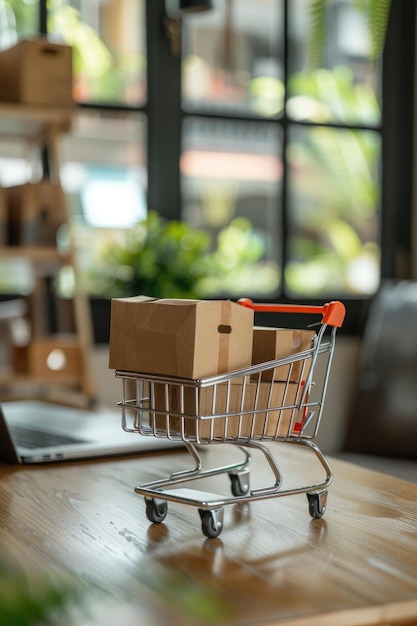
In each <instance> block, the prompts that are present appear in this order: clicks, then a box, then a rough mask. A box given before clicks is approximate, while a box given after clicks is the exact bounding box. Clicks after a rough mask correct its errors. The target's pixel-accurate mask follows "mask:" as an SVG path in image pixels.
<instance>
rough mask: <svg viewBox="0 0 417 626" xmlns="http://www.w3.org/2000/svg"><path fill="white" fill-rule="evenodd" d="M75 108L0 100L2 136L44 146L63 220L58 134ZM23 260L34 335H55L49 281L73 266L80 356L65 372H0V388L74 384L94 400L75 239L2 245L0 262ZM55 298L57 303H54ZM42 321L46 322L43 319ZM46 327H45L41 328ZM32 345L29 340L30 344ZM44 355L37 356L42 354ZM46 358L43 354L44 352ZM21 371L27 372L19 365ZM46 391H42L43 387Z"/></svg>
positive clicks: (88, 328) (68, 126) (88, 316)
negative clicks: (29, 279)
mask: <svg viewBox="0 0 417 626" xmlns="http://www.w3.org/2000/svg"><path fill="white" fill-rule="evenodd" d="M74 111H75V108H74V107H73V106H43V105H42V106H34V105H20V104H9V103H4V102H0V138H2V139H4V140H10V141H11V143H13V142H17V141H23V143H24V144H28V145H30V144H32V147H33V146H36V147H39V148H42V149H44V150H45V151H46V152H47V157H48V159H49V161H50V163H49V165H50V172H48V175H49V177H50V178H51V180H52V181H53V182H54V183H55V184H56V185H57V186H58V196H59V200H57V202H58V201H59V202H60V203H62V207H63V210H64V215H65V218H64V221H65V222H68V221H69V211H68V206H67V202H66V198H65V194H64V192H63V189H62V184H61V181H60V171H61V163H60V155H59V147H58V143H59V141H58V140H59V137H60V135H62V134H63V133H67V132H69V131H70V130H71V128H72V122H73V116H74ZM1 259H3V260H6V259H9V260H14V259H16V260H17V259H24V260H26V261H27V262H29V263H31V264H32V266H33V268H34V269H35V280H34V285H33V290H32V292H31V294H30V296H31V308H30V311H29V317H30V327H31V331H32V340H33V337H36V336H37V335H39V332H40V331H41V332H42V334H43V333H45V334H46V335H48V333H53V332H54V331H55V330H56V329H55V327H58V331H59V330H60V328H59V326H60V324H61V323H62V319H61V320H60V319H58V315H57V314H55V317H56V319H54V314H51V318H52V321H51V320H49V322H50V323H49V325H48V316H47V314H46V312H48V311H54V308H56V305H57V302H58V298H59V296H58V294H57V293H56V292H55V291H54V287H53V285H52V283H51V281H50V280H49V279H50V278H51V277H52V276H54V275H56V274H57V273H58V270H59V269H60V268H61V267H62V266H63V265H65V264H68V265H71V266H72V268H73V273H74V279H75V289H74V295H73V297H72V298H71V301H72V305H73V311H72V316H71V317H73V325H74V335H75V336H76V338H77V342H78V345H79V350H80V352H81V357H80V359H79V360H78V361H77V365H76V368H75V370H76V371H74V370H72V371H68V372H62V373H59V372H57V373H56V374H53V375H52V374H47V375H45V377H43V375H42V376H40V377H39V376H38V375H37V374H38V373H40V371H39V372H38V371H37V372H36V373H35V372H33V374H31V375H20V374H18V373H14V372H11V374H10V375H5V376H3V375H1V373H0V386H3V387H5V386H9V387H10V386H14V385H17V386H22V387H23V386H24V385H26V386H27V387H30V386H34V385H38V386H39V387H40V388H48V390H49V391H48V393H49V392H50V393H53V392H54V388H58V387H65V386H66V387H67V389H68V391H69V390H70V388H72V387H74V386H76V387H77V388H78V390H79V395H80V396H82V397H83V399H84V400H85V401H86V402H87V403H88V404H89V405H90V404H91V403H93V402H94V401H95V393H96V391H95V387H96V385H95V380H94V376H93V374H92V367H93V362H92V356H91V353H92V350H91V347H92V343H93V332H92V324H91V311H90V307H89V303H88V300H87V296H86V294H85V293H84V292H83V290H82V289H80V287H79V285H80V278H79V272H78V268H77V263H76V254H75V250H74V247H73V243H72V242H71V241H70V242H69V247H68V249H65V250H62V249H61V250H60V249H58V248H57V247H56V246H54V245H49V246H48V245H46V246H42V245H35V246H26V245H22V246H18V245H11V246H7V245H5V246H1V245H0V260H1ZM54 298H55V302H54ZM45 320H46V321H45ZM45 325H46V326H47V327H46V328H44V326H45ZM30 345H32V347H33V341H32V343H31V344H30ZM44 356H45V355H44V354H43V353H42V354H41V357H39V358H41V359H42V358H44ZM45 358H46V356H45ZM22 371H26V370H25V369H22ZM42 392H43V393H44V392H45V389H42Z"/></svg>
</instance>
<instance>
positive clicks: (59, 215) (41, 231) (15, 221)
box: [6, 180, 65, 246]
mask: <svg viewBox="0 0 417 626" xmlns="http://www.w3.org/2000/svg"><path fill="white" fill-rule="evenodd" d="M6 192H7V204H8V212H9V243H10V244H11V245H37V246H55V245H56V242H57V241H56V239H57V231H58V228H59V227H60V226H61V224H63V223H64V222H65V209H64V206H63V203H62V194H61V190H60V189H59V187H58V185H57V184H56V183H52V182H51V181H49V180H42V181H40V182H38V183H26V184H24V185H17V186H15V187H7V188H6Z"/></svg>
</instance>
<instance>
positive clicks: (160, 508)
mask: <svg viewBox="0 0 417 626" xmlns="http://www.w3.org/2000/svg"><path fill="white" fill-rule="evenodd" d="M145 502H146V517H147V518H148V520H149V521H150V522H153V523H154V524H159V523H160V522H163V521H164V519H165V518H166V516H167V513H168V503H167V502H166V501H165V500H155V499H154V498H145Z"/></svg>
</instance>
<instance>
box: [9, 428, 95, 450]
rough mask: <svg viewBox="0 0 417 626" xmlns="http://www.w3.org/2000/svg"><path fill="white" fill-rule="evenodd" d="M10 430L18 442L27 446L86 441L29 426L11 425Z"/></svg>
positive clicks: (41, 446)
mask: <svg viewBox="0 0 417 626" xmlns="http://www.w3.org/2000/svg"><path fill="white" fill-rule="evenodd" d="M9 429H10V432H11V434H12V437H13V439H14V441H15V442H16V444H17V445H18V446H23V447H25V448H51V447H53V446H62V445H66V444H68V443H85V440H84V439H77V438H76V437H69V436H67V435H57V434H55V433H46V432H43V431H40V430H35V429H32V428H28V427H27V426H15V425H13V426H9Z"/></svg>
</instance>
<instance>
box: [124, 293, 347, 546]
mask: <svg viewBox="0 0 417 626" xmlns="http://www.w3.org/2000/svg"><path fill="white" fill-rule="evenodd" d="M239 303H240V304H242V305H243V306H248V307H249V308H252V309H253V310H254V311H265V312H269V311H273V312H278V313H290V314H293V313H296V314H298V313H304V314H308V315H310V314H313V315H317V314H319V315H321V320H320V321H319V322H318V323H317V324H315V325H314V326H315V332H314V333H311V337H312V339H311V346H310V347H308V348H307V349H305V350H303V351H301V352H297V353H295V354H291V355H289V356H286V357H285V358H281V359H276V360H273V361H268V362H265V363H259V364H257V365H252V366H250V367H247V368H244V369H239V370H236V371H233V372H228V373H227V374H222V375H216V376H211V377H209V378H204V379H200V380H190V379H183V378H174V377H168V376H154V375H147V374H141V373H136V372H126V371H119V370H117V371H116V376H117V377H118V378H121V380H122V393H123V396H122V401H121V402H119V406H120V407H121V410H122V426H123V428H124V430H126V431H127V432H132V433H140V434H141V435H144V436H151V437H161V438H168V439H171V440H174V441H181V442H183V443H184V444H185V447H186V449H187V450H188V452H189V453H190V455H191V457H192V459H193V462H194V463H195V465H194V467H193V468H192V469H185V470H183V471H179V472H175V473H173V474H171V475H170V476H169V477H167V478H162V479H160V480H154V481H152V482H148V483H145V484H142V485H138V486H137V487H136V488H135V491H136V493H137V494H139V495H141V496H143V497H144V499H145V503H146V515H147V518H148V519H149V521H150V522H153V523H159V522H162V521H163V520H164V519H165V517H166V515H167V511H168V502H176V503H181V504H186V505H191V506H194V507H196V508H197V509H198V512H199V515H200V518H201V526H202V532H203V534H204V535H205V536H206V537H217V536H218V535H219V534H220V533H221V531H222V529H223V517H224V515H223V513H224V506H225V505H228V504H236V503H247V502H252V501H255V500H261V499H266V498H274V497H278V496H284V495H290V494H299V493H306V494H307V498H308V506H309V513H310V515H311V517H313V518H319V517H321V516H322V515H323V514H324V512H325V510H326V501H327V488H328V486H329V485H330V483H331V481H332V477H333V476H332V470H331V468H330V466H329V463H328V462H327V460H326V458H325V456H324V454H323V453H322V452H321V450H320V449H319V447H318V446H317V445H316V444H315V443H314V442H313V441H312V440H313V439H314V437H315V436H316V435H317V432H318V429H319V425H320V419H321V415H322V411H323V402H324V398H325V395H326V389H327V386H328V380H329V373H330V367H331V362H332V356H333V352H334V346H335V336H336V330H337V328H340V327H341V326H342V324H343V320H344V316H345V307H344V305H343V304H342V303H341V302H339V301H334V302H330V303H328V304H325V305H323V306H295V305H267V304H254V303H253V302H252V301H251V300H248V299H243V300H240V301H239ZM268 442H285V443H291V444H295V445H299V446H303V447H304V448H307V449H309V450H311V451H312V452H313V453H314V454H315V455H316V457H317V459H318V461H319V462H320V464H321V466H322V469H324V472H325V478H324V479H323V480H322V481H320V482H316V483H313V484H308V485H301V486H295V487H292V488H285V489H284V488H283V477H282V475H281V472H280V470H279V468H278V464H277V461H276V459H275V457H274V455H273V453H272V451H271V448H272V446H268V445H267V443H268ZM222 443H223V444H224V443H228V444H233V445H235V446H237V447H238V448H239V449H240V450H241V452H242V453H243V458H242V459H241V460H239V462H236V463H233V464H229V465H224V466H222V467H216V468H207V469H204V467H203V459H202V455H201V454H200V448H201V447H202V446H205V445H214V444H222ZM251 449H252V450H259V451H261V453H263V454H264V455H265V457H266V460H267V462H268V464H269V466H270V468H271V471H272V474H273V477H274V482H273V485H272V486H267V487H261V488H256V489H251V488H250V480H249V478H250V472H249V464H250V460H251ZM218 474H228V476H229V479H230V490H231V496H230V495H229V496H224V495H219V494H215V493H208V492H205V491H197V490H195V489H190V488H186V487H178V485H182V484H184V483H187V482H189V481H194V480H197V479H201V478H207V477H211V476H214V475H218Z"/></svg>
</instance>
